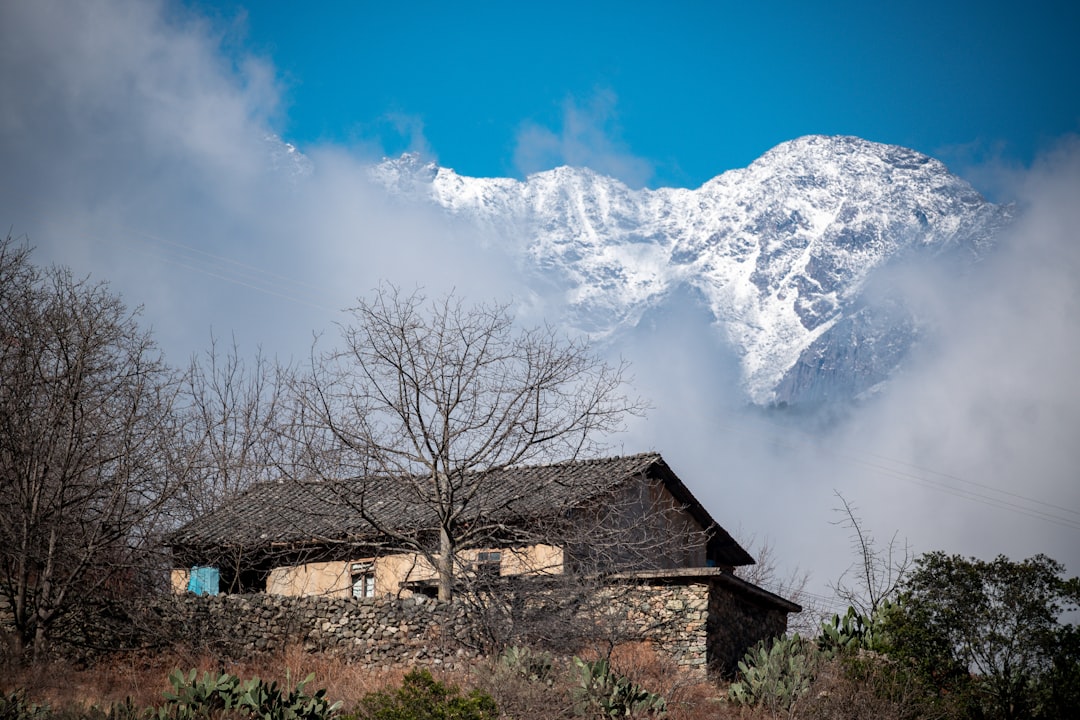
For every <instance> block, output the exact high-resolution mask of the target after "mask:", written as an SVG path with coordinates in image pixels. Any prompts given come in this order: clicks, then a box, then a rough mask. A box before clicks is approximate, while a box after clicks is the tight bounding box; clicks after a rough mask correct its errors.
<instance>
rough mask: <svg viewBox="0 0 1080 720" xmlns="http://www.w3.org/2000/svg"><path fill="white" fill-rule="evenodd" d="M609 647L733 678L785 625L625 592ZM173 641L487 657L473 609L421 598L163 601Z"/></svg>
mask: <svg viewBox="0 0 1080 720" xmlns="http://www.w3.org/2000/svg"><path fill="white" fill-rule="evenodd" d="M603 594H604V596H605V597H604V599H603V601H602V602H600V603H598V605H597V606H599V607H602V608H603V611H602V612H603V613H605V614H606V615H607V617H606V618H603V619H602V620H604V622H601V623H599V627H603V628H606V629H608V630H610V634H607V635H606V636H605V637H603V638H597V639H601V640H616V641H629V640H645V641H648V642H649V643H650V644H651V645H652V646H653V647H654V648H655V649H656V650H657V651H658V652H659V653H661V654H663V655H666V656H668V657H670V658H671V659H672V660H674V661H675V662H676V663H677V664H678V665H679V666H681V667H683V668H685V669H686V670H689V671H692V672H693V673H695V674H701V675H704V674H705V673H706V672H707V671H714V672H716V671H720V672H724V671H728V670H730V669H731V668H733V667H734V665H735V663H736V662H737V661H738V660H739V659H740V658H741V657H742V654H743V652H744V651H745V649H746V648H747V647H748V646H750V645H752V644H753V643H755V642H757V641H758V640H759V639H761V638H763V637H771V636H773V635H777V634H783V632H784V630H785V628H786V618H785V616H784V614H783V613H780V612H778V611H768V612H767V611H764V610H762V609H761V608H759V607H757V606H756V605H753V604H751V603H748V602H746V601H744V600H742V599H740V598H739V597H737V596H734V595H732V594H731V593H729V592H726V591H724V590H722V589H720V588H718V587H717V586H716V585H713V584H711V583H691V584H680V585H651V586H640V585H626V586H616V587H613V588H608V589H606V590H604V591H603ZM155 612H156V613H157V614H158V615H160V622H161V623H162V625H163V627H167V628H169V631H170V633H172V635H173V637H174V639H175V641H177V642H179V643H183V644H186V645H189V646H192V647H202V648H206V649H208V650H212V651H215V652H219V653H222V654H225V655H243V654H249V653H251V652H253V651H255V652H258V651H274V650H279V649H283V648H285V647H289V646H293V645H299V646H302V647H303V648H304V649H306V650H309V651H321V652H329V653H331V654H339V655H344V656H346V657H348V658H350V659H355V660H357V661H358V662H363V663H365V664H368V665H372V666H406V667H407V666H413V665H428V666H433V665H434V666H442V667H448V668H452V667H455V666H457V665H459V664H463V663H464V664H467V663H468V662H470V661H472V660H473V659H475V658H476V657H478V656H479V654H480V650H479V647H478V643H477V642H476V641H475V634H474V630H475V628H474V627H473V626H472V625H471V623H470V618H469V609H468V605H467V604H464V603H446V602H439V601H436V600H431V599H426V598H423V597H418V598H408V599H354V598H327V597H288V596H280V595H265V594H253V595H218V596H215V597H206V596H202V597H197V596H193V595H181V596H173V597H170V598H163V599H160V600H159V601H157V603H155Z"/></svg>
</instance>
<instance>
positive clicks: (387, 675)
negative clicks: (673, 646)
mask: <svg viewBox="0 0 1080 720" xmlns="http://www.w3.org/2000/svg"><path fill="white" fill-rule="evenodd" d="M587 654H588V653H587ZM604 654H606V655H607V656H608V657H609V659H610V660H611V663H612V667H613V668H614V669H615V670H617V671H618V672H619V673H621V674H623V675H626V676H627V677H630V678H631V679H632V680H633V681H634V682H636V683H638V684H640V685H642V686H643V687H645V688H646V689H648V690H650V691H652V692H657V693H660V694H663V695H664V696H665V697H666V698H667V699H668V713H667V715H666V720H724V719H725V718H732V719H734V718H742V719H743V720H756V719H758V718H761V719H764V718H766V717H769V716H768V715H767V714H763V713H761V712H758V711H754V710H751V709H748V708H738V707H735V706H733V705H730V704H728V703H726V702H725V701H724V699H723V696H724V691H723V688H722V687H721V686H718V685H717V684H716V683H714V682H703V681H701V680H700V679H697V678H695V677H693V676H690V675H688V674H686V673H685V671H683V670H681V669H679V668H678V667H677V666H675V665H674V663H672V662H671V661H670V660H668V659H666V658H665V657H664V656H663V655H661V654H658V653H657V652H656V651H655V650H654V649H653V648H652V647H650V646H649V645H648V644H647V643H630V644H626V645H620V646H617V647H615V648H614V649H610V650H609V652H607V653H604ZM591 655H592V656H593V657H595V656H597V653H596V652H594V653H591ZM555 665H556V672H555V673H554V675H553V677H552V679H551V683H550V684H545V683H542V682H541V683H537V682H530V681H528V680H527V679H525V678H523V677H521V676H520V675H514V674H513V673H509V674H508V673H505V672H500V669H499V667H498V666H497V664H496V663H493V662H484V661H478V662H477V663H476V664H474V665H473V666H472V667H471V668H470V669H469V670H468V671H460V672H438V671H435V672H434V673H433V674H434V675H435V677H436V679H438V680H441V681H443V682H445V683H448V684H452V685H456V686H458V687H460V688H461V689H462V690H463V691H466V692H467V691H468V690H470V689H472V688H479V689H481V690H483V691H485V692H488V693H490V694H491V695H492V697H493V698H494V699H495V701H496V703H497V704H498V706H499V708H500V711H501V715H502V717H504V718H513V719H515V720H570V719H571V718H575V717H576V716H575V715H574V712H573V705H572V701H571V695H570V687H571V686H572V684H573V683H574V681H575V678H574V676H573V675H572V674H571V670H570V663H569V662H556V663H555ZM176 669H182V670H184V671H188V670H191V669H195V670H197V671H198V672H199V673H200V674H201V673H203V672H210V673H220V672H227V673H230V674H233V675H237V676H239V677H242V678H245V679H246V678H250V677H255V676H258V677H260V678H263V679H264V680H268V681H277V682H278V683H294V684H295V683H296V682H297V681H298V680H302V679H303V678H305V677H307V675H308V674H310V673H314V675H315V678H314V680H313V681H312V684H311V685H310V688H311V689H316V688H326V690H327V696H328V698H329V699H330V700H331V701H338V700H340V701H341V702H342V707H343V710H346V711H348V710H351V709H352V708H354V707H355V706H356V704H357V702H358V701H359V700H360V698H362V697H363V696H364V695H366V694H367V693H369V692H373V691H377V690H386V689H389V688H393V687H398V686H399V685H400V683H401V678H402V676H403V675H404V673H405V670H403V669H397V670H378V669H371V668H367V667H364V666H361V665H358V664H354V663H349V662H346V661H345V660H342V659H340V658H335V657H332V656H329V655H323V654H313V653H308V652H304V651H303V649H302V648H299V647H294V648H289V649H287V650H285V651H284V652H280V653H276V654H265V655H258V656H252V657H250V658H247V659H244V660H241V661H221V660H220V659H218V658H216V657H215V656H213V655H210V654H206V653H194V652H186V651H184V650H182V649H177V650H174V651H171V652H169V653H167V654H156V655H147V654H137V653H129V654H117V655H114V656H112V657H110V658H109V659H107V660H104V661H101V662H99V663H97V664H95V665H93V666H91V667H88V668H83V669H77V668H73V667H71V666H68V665H64V664H60V663H57V664H53V665H49V666H45V667H35V668H27V669H22V670H14V671H12V670H7V671H2V672H0V691H3V692H10V691H12V690H14V689H16V688H22V689H24V690H25V691H26V693H27V696H28V698H29V699H30V700H31V701H33V702H36V703H39V704H47V705H49V706H51V707H53V708H78V707H81V708H88V707H91V706H94V705H96V706H98V707H107V706H109V705H110V704H112V703H117V702H123V701H124V700H125V699H127V698H130V699H131V701H132V702H133V703H134V704H135V705H136V706H138V707H149V706H156V705H160V704H161V702H162V693H163V692H164V691H165V690H167V689H168V688H169V682H168V675H169V673H170V672H172V671H173V670H176Z"/></svg>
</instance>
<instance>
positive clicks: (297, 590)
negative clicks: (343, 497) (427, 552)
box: [172, 544, 563, 597]
mask: <svg viewBox="0 0 1080 720" xmlns="http://www.w3.org/2000/svg"><path fill="white" fill-rule="evenodd" d="M490 550H497V551H499V552H501V553H502V558H501V566H500V570H499V574H500V575H540V574H558V573H561V572H562V567H563V551H562V548H560V547H557V546H554V545H544V544H538V545H530V546H527V547H523V548H514V549H510V548H490ZM480 552H483V551H482V550H480V549H476V550H468V551H465V552H463V553H461V556H460V559H461V561H462V562H463V563H465V564H472V563H474V562H475V561H476V558H477V555H478V553H480ZM360 562H367V563H372V570H373V572H374V574H375V594H376V595H377V596H379V597H384V596H387V595H391V596H395V597H397V596H400V597H409V596H411V595H412V593H411V592H410V591H408V590H403V589H402V587H401V586H402V584H403V583H408V582H413V581H422V580H433V579H434V578H435V577H436V572H435V569H434V568H433V567H432V566H431V563H429V562H428V561H427V560H426V559H425V558H423V557H421V556H420V555H417V554H415V553H400V554H395V555H386V556H383V557H378V558H356V559H353V560H348V561H334V562H313V563H305V564H303V565H288V566H282V567H276V568H274V569H273V570H271V571H270V575H269V576H268V578H267V581H266V592H267V593H269V594H271V595H291V596H298V595H325V596H329V597H349V596H351V595H352V565H353V563H360ZM188 576H189V572H188V571H187V570H180V569H178V570H173V571H172V587H173V591H174V592H177V593H183V592H184V591H185V590H186V589H187V582H188Z"/></svg>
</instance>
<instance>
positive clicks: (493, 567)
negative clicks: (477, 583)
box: [476, 550, 502, 577]
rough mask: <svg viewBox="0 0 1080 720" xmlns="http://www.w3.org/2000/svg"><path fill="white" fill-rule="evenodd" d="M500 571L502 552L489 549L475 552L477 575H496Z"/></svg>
mask: <svg viewBox="0 0 1080 720" xmlns="http://www.w3.org/2000/svg"><path fill="white" fill-rule="evenodd" d="M501 571H502V553H501V552H499V551H498V550H489V551H482V552H478V553H476V575H477V577H498V576H499V575H500V574H501Z"/></svg>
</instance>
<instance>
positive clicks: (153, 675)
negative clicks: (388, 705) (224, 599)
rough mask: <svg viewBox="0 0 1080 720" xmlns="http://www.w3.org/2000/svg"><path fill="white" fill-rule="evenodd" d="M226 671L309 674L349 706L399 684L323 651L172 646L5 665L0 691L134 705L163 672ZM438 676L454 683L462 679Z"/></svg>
mask: <svg viewBox="0 0 1080 720" xmlns="http://www.w3.org/2000/svg"><path fill="white" fill-rule="evenodd" d="M192 669H194V670H196V671H198V673H199V674H200V675H201V674H202V673H204V672H210V673H222V672H226V673H230V674H232V675H236V676H238V677H241V678H244V679H247V678H251V677H260V678H262V679H264V680H267V681H276V682H278V683H279V684H285V685H288V686H291V685H295V684H296V683H297V682H298V681H300V680H303V679H304V678H305V677H307V676H308V675H309V674H312V673H314V675H315V677H314V679H313V680H312V682H311V684H310V685H309V689H317V688H326V690H327V696H328V698H329V699H330V700H331V701H337V700H341V701H342V704H343V707H344V708H346V709H351V708H352V707H353V706H354V705H355V704H356V702H357V700H359V699H360V698H361V697H363V696H364V695H365V694H367V693H369V692H372V691H375V690H382V689H385V688H387V687H389V686H392V685H397V684H400V682H401V677H402V675H403V674H404V671H402V670H378V669H371V668H366V667H362V666H360V665H356V664H351V663H348V662H345V661H344V660H341V659H339V658H334V657H330V656H326V655H320V654H312V653H307V652H304V651H303V650H302V649H300V648H290V649H288V650H286V651H284V652H282V653H276V654H262V655H253V656H252V657H250V658H247V659H244V660H240V661H231V660H227V661H223V660H220V659H218V658H216V657H214V656H212V655H208V654H206V653H192V652H186V651H184V650H183V649H177V650H173V651H171V652H169V653H167V654H158V655H146V654H141V653H125V654H116V655H113V656H111V657H109V658H108V659H106V660H102V661H100V662H98V663H96V664H94V665H92V666H90V667H87V668H84V669H79V668H75V667H72V666H70V665H67V664H64V663H60V662H56V663H52V664H49V665H44V666H31V667H28V668H23V669H8V670H7V671H5V672H4V673H0V676H2V677H0V691H3V692H11V691H12V690H15V689H16V688H22V689H23V690H25V691H26V693H27V696H28V697H29V699H31V700H32V701H34V702H35V703H39V704H47V705H49V706H51V707H54V708H61V707H77V706H81V707H90V706H94V705H97V706H98V707H107V706H109V705H111V704H112V703H116V702H122V701H124V700H125V699H127V698H130V699H131V700H132V702H133V703H134V704H135V705H137V706H139V707H148V706H153V705H160V704H161V702H162V694H163V693H164V692H165V691H166V690H168V689H169V687H170V685H169V680H168V676H169V674H170V673H171V672H172V671H174V670H182V671H184V672H188V671H190V670H192ZM436 677H439V678H440V679H447V680H451V679H453V680H456V681H457V682H460V681H461V680H462V679H464V677H463V676H462V677H458V678H451V677H450V676H448V675H447V674H445V673H444V674H442V675H440V674H438V673H437V674H436Z"/></svg>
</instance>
